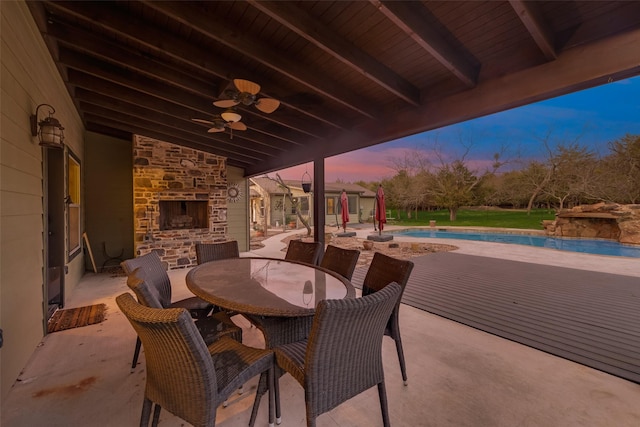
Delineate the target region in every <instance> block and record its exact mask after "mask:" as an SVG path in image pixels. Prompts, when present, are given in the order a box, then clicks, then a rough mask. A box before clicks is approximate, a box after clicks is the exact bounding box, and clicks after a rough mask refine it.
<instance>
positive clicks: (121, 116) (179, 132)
mask: <svg viewBox="0 0 640 427" xmlns="http://www.w3.org/2000/svg"><path fill="white" fill-rule="evenodd" d="M82 105H83V107H84V108H83V114H85V115H91V116H93V117H94V118H95V117H102V118H104V119H108V120H113V121H116V122H118V123H123V124H125V125H128V126H138V127H140V128H144V129H152V130H154V131H157V132H159V133H161V134H162V135H166V136H169V137H176V138H180V139H187V140H190V141H193V142H197V143H199V144H203V145H211V146H214V147H215V148H216V149H217V150H220V152H224V153H225V156H227V157H234V158H236V159H237V158H242V157H244V158H245V159H246V160H251V161H260V160H261V159H264V158H265V155H264V154H263V155H260V154H258V153H256V154H253V155H251V154H248V153H246V152H244V153H243V152H242V151H241V150H239V149H238V146H237V145H235V146H234V145H231V144H232V143H233V138H232V137H230V134H229V132H224V133H222V132H220V134H219V135H220V136H219V137H217V138H215V139H214V138H211V137H208V136H207V135H210V136H213V135H216V136H217V135H218V134H207V133H206V132H205V133H201V134H200V135H196V134H194V133H193V132H189V131H187V130H184V129H180V128H177V127H175V126H171V125H170V124H167V125H163V124H160V123H158V122H157V121H155V120H146V119H144V118H141V117H137V116H132V115H130V114H128V113H122V112H120V111H115V110H111V109H109V108H105V107H101V106H98V105H93V104H88V103H82ZM221 138H225V139H226V140H227V142H226V143H223V142H222V141H221ZM269 157H274V155H273V154H269V155H267V158H269Z"/></svg>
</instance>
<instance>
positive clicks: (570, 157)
mask: <svg viewBox="0 0 640 427" xmlns="http://www.w3.org/2000/svg"><path fill="white" fill-rule="evenodd" d="M550 162H551V166H552V173H551V178H550V179H549V181H548V183H547V184H546V185H545V187H544V188H543V190H542V191H543V192H544V193H545V194H547V195H548V196H549V197H551V198H552V199H554V200H556V202H557V203H558V208H559V209H563V208H564V207H565V205H567V204H574V205H575V204H579V203H581V202H582V200H583V199H584V198H585V197H587V196H588V194H589V191H588V189H589V187H590V185H591V183H592V182H593V180H594V177H595V171H596V168H597V162H596V158H595V155H594V153H593V152H592V151H590V150H588V149H587V148H586V147H582V146H580V145H578V144H577V143H572V144H569V145H564V144H560V145H558V147H557V151H556V153H555V154H554V155H553V156H552V157H551V158H550Z"/></svg>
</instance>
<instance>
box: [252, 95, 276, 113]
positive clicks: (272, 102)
mask: <svg viewBox="0 0 640 427" xmlns="http://www.w3.org/2000/svg"><path fill="white" fill-rule="evenodd" d="M279 106H280V101H278V100H277V99H273V98H260V99H258V100H257V101H256V108H257V109H258V110H260V111H262V112H263V113H267V114H270V113H273V112H274V111H276V109H277V108H278V107H279Z"/></svg>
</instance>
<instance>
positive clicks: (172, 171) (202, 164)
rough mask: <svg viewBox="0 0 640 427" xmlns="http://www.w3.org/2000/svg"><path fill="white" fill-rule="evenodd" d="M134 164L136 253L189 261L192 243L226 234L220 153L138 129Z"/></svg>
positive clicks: (179, 263) (176, 264)
mask: <svg viewBox="0 0 640 427" xmlns="http://www.w3.org/2000/svg"><path fill="white" fill-rule="evenodd" d="M133 165H134V166H133V181H134V182H133V193H134V205H133V208H134V221H135V224H134V232H135V252H136V256H140V255H144V254H147V253H149V252H152V251H154V252H157V253H158V255H160V258H161V259H162V261H163V263H165V264H166V265H167V267H168V268H181V267H188V266H192V265H195V264H196V255H195V244H196V243H199V242H203V243H211V242H221V241H225V240H227V238H226V235H227V198H226V195H227V193H226V189H227V177H226V164H225V158H224V157H219V156H215V155H213V154H209V153H205V152H202V151H198V150H194V149H190V148H186V147H181V146H178V145H174V144H171V143H168V142H163V141H158V140H155V139H152V138H147V137H143V136H139V135H136V136H135V137H134V143H133Z"/></svg>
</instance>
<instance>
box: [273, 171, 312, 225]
mask: <svg viewBox="0 0 640 427" xmlns="http://www.w3.org/2000/svg"><path fill="white" fill-rule="evenodd" d="M266 178H269V179H270V180H272V181H275V182H277V183H278V185H279V186H280V187H281V188H282V189H283V190H285V192H284V197H285V198H286V200H288V201H289V203H290V204H291V207H292V208H293V209H295V211H296V216H297V217H298V219H299V220H300V222H301V223H302V225H304V226H305V228H306V229H307V236H311V226H310V225H309V221H308V220H307V219H306V218H304V217H303V216H302V214H300V209H299V208H298V201H297V200H295V199H294V197H293V193H291V188H289V186H288V185H287V184H285V182H284V181H283V179H282V178H281V177H280V175H279V174H277V173H276V177H275V179H274V178H271V177H269V176H266ZM284 206H285V204H284V203H283V204H282V209H283V212H284ZM283 224H284V220H283Z"/></svg>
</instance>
